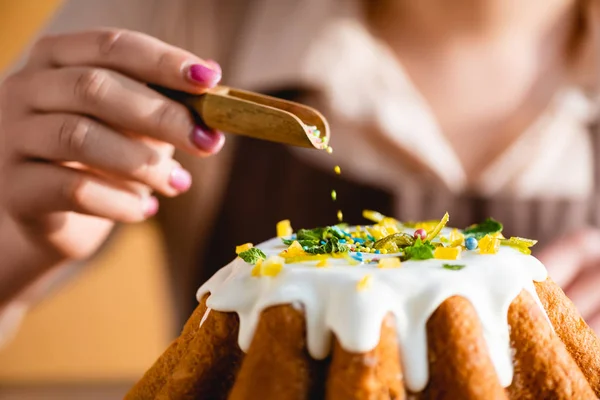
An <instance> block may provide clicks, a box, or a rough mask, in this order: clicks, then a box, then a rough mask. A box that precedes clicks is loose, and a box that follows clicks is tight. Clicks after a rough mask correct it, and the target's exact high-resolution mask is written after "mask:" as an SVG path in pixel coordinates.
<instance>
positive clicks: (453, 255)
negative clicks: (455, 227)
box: [433, 246, 462, 260]
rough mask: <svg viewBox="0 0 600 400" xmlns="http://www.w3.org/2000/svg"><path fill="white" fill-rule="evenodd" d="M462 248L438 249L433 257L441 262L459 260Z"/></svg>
mask: <svg viewBox="0 0 600 400" xmlns="http://www.w3.org/2000/svg"><path fill="white" fill-rule="evenodd" d="M461 252H462V247H460V246H456V247H436V249H435V250H434V251H433V257H434V258H437V259H439V260H459V259H460V254H461Z"/></svg>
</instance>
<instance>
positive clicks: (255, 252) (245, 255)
mask: <svg viewBox="0 0 600 400" xmlns="http://www.w3.org/2000/svg"><path fill="white" fill-rule="evenodd" d="M238 257H239V258H241V259H242V260H244V261H246V262H247V263H248V264H253V265H254V264H256V263H257V262H258V261H259V260H264V259H266V258H267V255H266V254H265V253H263V252H262V250H261V249H259V248H257V247H252V248H250V249H248V250H246V251H242V252H241V253H240V254H238Z"/></svg>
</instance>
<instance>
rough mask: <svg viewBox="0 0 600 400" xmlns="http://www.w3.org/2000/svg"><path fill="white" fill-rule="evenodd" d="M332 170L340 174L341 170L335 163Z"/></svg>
mask: <svg viewBox="0 0 600 400" xmlns="http://www.w3.org/2000/svg"><path fill="white" fill-rule="evenodd" d="M333 172H335V173H336V174H338V175H340V174H341V173H342V170H341V168H340V166H339V165H336V166H335V167H333Z"/></svg>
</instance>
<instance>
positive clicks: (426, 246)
mask: <svg viewBox="0 0 600 400" xmlns="http://www.w3.org/2000/svg"><path fill="white" fill-rule="evenodd" d="M433 250H435V246H433V245H432V244H431V243H430V242H429V241H427V240H426V241H424V242H423V241H421V238H417V240H415V243H414V244H413V245H412V246H408V247H405V248H404V259H405V260H408V259H413V260H429V259H430V258H433Z"/></svg>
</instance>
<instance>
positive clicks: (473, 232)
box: [463, 218, 503, 240]
mask: <svg viewBox="0 0 600 400" xmlns="http://www.w3.org/2000/svg"><path fill="white" fill-rule="evenodd" d="M502 228H503V227H502V224H501V223H500V222H498V221H496V220H494V219H493V218H488V219H486V220H485V221H483V222H482V223H480V224H476V225H472V226H470V227H468V228H467V229H465V230H464V231H463V233H464V234H465V237H469V236H472V237H474V238H475V239H477V240H479V239H481V238H482V237H484V236H485V235H491V234H493V233H498V232H502Z"/></svg>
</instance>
